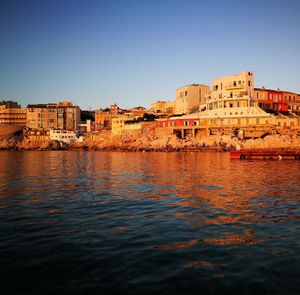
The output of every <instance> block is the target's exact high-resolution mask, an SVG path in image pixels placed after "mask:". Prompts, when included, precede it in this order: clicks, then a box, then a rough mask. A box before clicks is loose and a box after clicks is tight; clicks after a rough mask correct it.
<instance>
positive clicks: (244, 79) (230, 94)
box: [208, 71, 254, 109]
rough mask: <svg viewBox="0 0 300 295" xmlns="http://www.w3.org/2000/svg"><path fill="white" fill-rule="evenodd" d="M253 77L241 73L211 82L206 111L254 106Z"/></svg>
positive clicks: (250, 73)
mask: <svg viewBox="0 0 300 295" xmlns="http://www.w3.org/2000/svg"><path fill="white" fill-rule="evenodd" d="M253 92H254V77H253V73H252V72H246V71H244V72H241V73H240V74H237V75H232V76H226V77H222V78H218V79H215V80H213V82H212V92H211V98H210V99H209V104H208V109H215V108H230V107H248V106H254V99H253Z"/></svg>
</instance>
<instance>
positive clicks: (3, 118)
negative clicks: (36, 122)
mask: <svg viewBox="0 0 300 295" xmlns="http://www.w3.org/2000/svg"><path fill="white" fill-rule="evenodd" d="M26 123H27V111H26V109H21V107H17V108H16V107H14V108H10V107H7V105H0V124H1V125H16V126H20V127H26Z"/></svg>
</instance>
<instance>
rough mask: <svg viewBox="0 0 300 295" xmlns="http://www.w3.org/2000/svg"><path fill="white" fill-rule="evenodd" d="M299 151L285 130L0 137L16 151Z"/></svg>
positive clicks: (299, 143)
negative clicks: (243, 134)
mask: <svg viewBox="0 0 300 295" xmlns="http://www.w3.org/2000/svg"><path fill="white" fill-rule="evenodd" d="M239 148H241V149H270V148H272V149H274V148H278V149H282V148H293V149H300V132H299V130H290V131H289V132H287V131H286V130H285V131H284V133H282V134H280V133H279V134H272V135H267V136H264V137H263V138H258V139H247V140H243V139H240V138H238V136H237V135H235V134H231V135H218V134H216V135H209V136H206V137H201V138H193V137H191V136H190V135H188V136H186V137H185V138H184V139H179V138H177V137H176V136H175V135H168V136H167V135H166V136H156V134H155V132H154V131H151V132H147V133H143V134H134V135H123V136H114V135H112V134H111V133H109V132H106V133H99V134H92V133H91V134H87V135H86V138H85V140H84V141H83V142H80V143H79V142H77V143H74V144H70V145H68V144H64V143H61V142H58V141H51V140H49V141H47V142H41V143H38V142H35V143H31V142H29V141H28V140H26V138H24V137H23V136H22V134H15V135H13V136H9V137H2V138H1V137H0V149H16V150H67V149H69V150H102V151H108V150H125V151H207V150H210V151H211V150H214V151H232V150H236V149H239Z"/></svg>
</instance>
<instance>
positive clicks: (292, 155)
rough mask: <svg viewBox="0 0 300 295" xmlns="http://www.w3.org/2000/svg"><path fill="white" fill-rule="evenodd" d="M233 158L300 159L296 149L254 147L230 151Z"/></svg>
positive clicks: (299, 152)
mask: <svg viewBox="0 0 300 295" xmlns="http://www.w3.org/2000/svg"><path fill="white" fill-rule="evenodd" d="M230 158H231V159H237V160H254V159H260V160H300V150H296V149H253V150H239V151H233V152H230Z"/></svg>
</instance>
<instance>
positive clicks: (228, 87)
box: [224, 83, 245, 90]
mask: <svg viewBox="0 0 300 295" xmlns="http://www.w3.org/2000/svg"><path fill="white" fill-rule="evenodd" d="M244 88H245V86H244V84H242V83H228V84H226V85H224V89H225V90H235V89H244Z"/></svg>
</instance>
